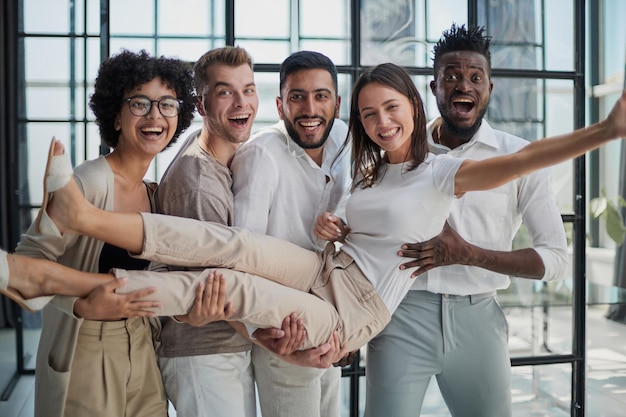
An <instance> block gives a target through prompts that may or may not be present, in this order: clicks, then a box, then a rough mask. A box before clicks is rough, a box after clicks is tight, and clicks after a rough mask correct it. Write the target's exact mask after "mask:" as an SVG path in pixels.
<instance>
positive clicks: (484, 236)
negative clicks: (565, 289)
mask: <svg viewBox="0 0 626 417" xmlns="http://www.w3.org/2000/svg"><path fill="white" fill-rule="evenodd" d="M440 122H441V120H440V119H436V120H434V121H432V122H430V123H429V124H428V142H429V148H430V150H431V152H433V153H448V154H449V155H451V156H454V157H460V158H468V159H476V160H480V159H485V158H489V157H491V156H496V155H502V154H509V153H512V152H515V151H517V150H518V149H520V148H522V147H523V146H525V145H527V144H528V142H527V141H525V140H523V139H521V138H518V137H516V136H513V135H510V134H508V133H505V132H502V131H499V130H494V129H493V128H492V127H491V126H490V125H489V124H488V123H487V121H485V120H483V122H482V124H481V126H480V128H479V129H478V132H476V134H475V135H474V137H473V138H472V139H471V140H470V141H469V142H467V143H465V144H463V145H461V146H459V147H457V148H456V149H452V150H450V149H449V148H447V147H446V146H442V145H439V144H435V143H434V141H433V137H432V132H433V130H434V128H435V127H436V126H437V125H438V124H439V123H440ZM448 221H449V223H450V225H451V226H452V228H454V229H455V230H456V231H457V232H458V233H459V234H460V235H461V236H462V237H463V238H464V239H465V240H467V241H468V242H470V243H472V244H474V245H477V246H480V247H482V248H485V249H491V250H498V251H509V250H511V245H512V240H513V237H514V236H515V234H516V232H517V230H518V228H519V227H520V225H521V224H522V223H523V224H524V226H525V227H526V229H527V230H528V234H529V236H530V239H531V240H532V243H533V248H534V250H535V251H536V252H537V253H538V254H539V256H540V257H541V259H542V260H543V264H544V267H545V274H544V276H543V278H542V279H543V280H544V281H553V280H557V279H562V278H563V277H564V273H565V271H566V270H567V265H568V254H567V242H566V237H565V231H564V228H563V221H562V219H561V214H560V211H559V209H558V207H557V204H556V199H555V197H554V194H553V192H552V186H551V179H550V175H549V170H547V169H544V170H541V171H537V172H534V173H532V174H530V175H527V176H524V177H522V178H519V179H517V180H515V181H512V182H509V183H507V184H505V185H503V186H501V187H498V188H496V189H493V190H489V191H479V192H478V191H472V192H468V193H466V194H465V195H464V196H463V197H462V198H460V199H458V200H457V201H456V202H455V203H454V204H453V206H452V210H451V212H450V217H449V219H448ZM408 243H412V242H408ZM425 275H426V276H418V277H417V278H416V279H415V283H414V284H413V286H412V287H411V289H412V290H427V291H430V292H433V293H442V294H455V295H470V294H480V293H486V292H490V291H494V290H498V289H504V288H507V287H508V286H509V284H510V280H509V277H508V276H506V275H502V274H499V273H496V272H492V271H489V270H486V269H483V268H479V267H473V266H463V265H451V266H444V267H439V268H435V269H433V270H431V271H429V272H427V273H426V274H425Z"/></svg>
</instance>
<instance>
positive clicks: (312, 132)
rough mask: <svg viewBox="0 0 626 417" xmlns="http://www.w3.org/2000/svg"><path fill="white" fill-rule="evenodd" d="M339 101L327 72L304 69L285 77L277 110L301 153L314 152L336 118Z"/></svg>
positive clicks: (277, 101)
mask: <svg viewBox="0 0 626 417" xmlns="http://www.w3.org/2000/svg"><path fill="white" fill-rule="evenodd" d="M340 101H341V99H340V98H339V97H337V92H336V91H335V87H334V84H333V79H332V76H331V75H330V73H329V72H328V71H326V70H324V69H305V70H300V71H296V72H294V73H292V74H289V75H288V76H287V78H286V79H285V84H284V85H283V89H282V91H281V96H280V97H277V98H276V106H277V108H278V114H279V116H280V118H281V119H282V120H283V121H284V122H285V127H286V129H287V132H288V133H289V136H290V137H291V139H292V140H293V141H294V142H296V143H297V144H298V145H300V146H301V147H302V148H304V149H317V148H320V147H321V146H322V145H324V142H326V139H327V138H328V135H329V133H330V130H331V128H332V127H333V122H334V120H335V118H336V117H338V116H339V104H340Z"/></svg>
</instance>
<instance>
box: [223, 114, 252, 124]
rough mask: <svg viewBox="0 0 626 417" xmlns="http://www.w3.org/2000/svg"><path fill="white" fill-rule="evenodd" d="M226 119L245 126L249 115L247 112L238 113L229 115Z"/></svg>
mask: <svg viewBox="0 0 626 417" xmlns="http://www.w3.org/2000/svg"><path fill="white" fill-rule="evenodd" d="M228 120H230V121H231V122H233V123H235V124H237V125H239V126H245V125H246V124H247V123H248V120H250V115H249V114H240V115H237V116H231V117H229V118H228Z"/></svg>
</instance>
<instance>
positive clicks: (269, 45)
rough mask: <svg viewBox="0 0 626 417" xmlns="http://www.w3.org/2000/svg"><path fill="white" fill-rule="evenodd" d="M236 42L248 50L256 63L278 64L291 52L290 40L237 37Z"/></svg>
mask: <svg viewBox="0 0 626 417" xmlns="http://www.w3.org/2000/svg"><path fill="white" fill-rule="evenodd" d="M235 44H236V45H239V46H241V47H242V48H244V49H245V50H246V51H248V53H249V54H250V55H252V59H253V60H254V62H255V63H256V64H277V63H280V62H283V60H284V59H285V58H287V56H288V55H289V54H290V45H289V42H288V41H271V40H258V41H257V40H247V39H237V40H235Z"/></svg>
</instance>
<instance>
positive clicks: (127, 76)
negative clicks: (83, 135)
mask: <svg viewBox="0 0 626 417" xmlns="http://www.w3.org/2000/svg"><path fill="white" fill-rule="evenodd" d="M155 77H161V79H162V80H163V81H164V82H165V83H166V84H167V86H168V87H169V88H171V89H172V90H174V91H176V98H178V99H179V100H182V104H181V106H180V114H179V115H178V126H177V127H176V132H175V133H174V136H173V137H172V140H171V141H170V143H168V144H167V146H166V148H167V147H169V146H170V145H171V144H172V143H174V142H176V140H177V139H178V137H179V136H180V134H181V133H183V132H184V131H185V129H187V128H188V127H189V125H190V124H191V121H192V119H193V112H194V109H195V107H194V106H195V103H194V94H193V75H192V67H191V64H190V63H187V62H184V61H181V60H179V59H175V58H166V57H163V56H161V57H158V58H157V57H153V56H151V55H150V54H148V53H147V52H146V51H144V50H142V51H140V52H138V53H135V52H130V51H127V50H122V51H121V52H120V53H119V54H116V55H113V56H111V57H109V58H108V59H107V60H106V61H104V62H103V63H102V64H101V65H100V69H99V70H98V76H97V78H96V83H95V85H94V93H93V94H92V95H91V97H90V98H89V108H90V109H91V110H92V111H93V114H94V115H95V116H96V124H97V125H98V128H99V129H100V136H101V138H102V140H103V141H104V143H105V144H107V145H108V146H110V147H111V148H115V147H116V146H117V143H118V140H119V132H118V131H116V130H115V118H116V117H117V116H118V114H119V112H120V110H121V108H122V105H123V102H122V100H123V98H124V95H125V94H126V92H127V91H129V90H131V89H133V88H135V87H137V86H139V85H142V84H145V83H148V82H150V81H151V80H153V79H154V78H155Z"/></svg>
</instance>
